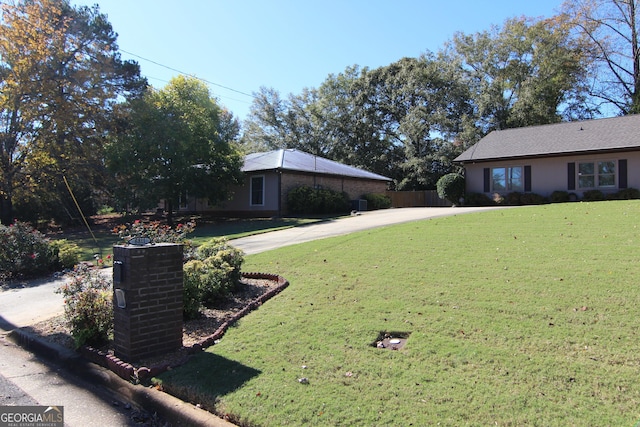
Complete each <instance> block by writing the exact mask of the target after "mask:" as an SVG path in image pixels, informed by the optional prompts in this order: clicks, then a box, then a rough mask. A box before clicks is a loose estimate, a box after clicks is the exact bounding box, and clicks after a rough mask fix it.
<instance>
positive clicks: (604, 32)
mask: <svg viewBox="0 0 640 427" xmlns="http://www.w3.org/2000/svg"><path fill="white" fill-rule="evenodd" d="M563 12H564V15H563V18H565V19H566V20H567V22H568V23H569V24H571V25H572V26H573V27H574V28H575V29H577V32H578V38H582V39H583V40H586V41H587V42H588V43H589V47H590V49H589V50H588V51H587V52H588V53H589V55H590V58H591V59H592V60H593V61H594V62H595V64H596V66H597V68H596V78H595V79H594V81H593V89H592V90H591V95H592V96H594V97H596V98H597V99H599V100H600V101H601V102H602V103H603V104H606V105H608V106H612V107H613V108H614V110H615V112H616V113H618V114H622V115H624V114H638V113H640V44H639V38H638V31H639V30H640V28H639V25H640V21H639V20H638V2H637V0H570V1H565V2H564V4H563Z"/></svg>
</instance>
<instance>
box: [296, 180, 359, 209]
mask: <svg viewBox="0 0 640 427" xmlns="http://www.w3.org/2000/svg"><path fill="white" fill-rule="evenodd" d="M287 205H288V207H289V211H290V212H291V213H293V214H312V215H318V214H319V215H323V214H339V213H347V212H349V210H350V208H351V204H350V201H349V196H348V195H347V193H344V192H338V191H333V190H330V189H326V188H311V187H309V186H306V185H303V186H301V187H297V188H294V189H292V190H290V191H289V193H288V194H287Z"/></svg>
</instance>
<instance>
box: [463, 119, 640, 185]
mask: <svg viewBox="0 0 640 427" xmlns="http://www.w3.org/2000/svg"><path fill="white" fill-rule="evenodd" d="M454 161H455V162H456V163H458V164H461V165H462V166H464V170H465V181H466V192H467V193H484V194H487V195H492V194H495V193H497V194H500V195H505V194H507V193H511V192H520V193H536V194H539V195H541V196H545V197H547V196H549V195H550V194H551V193H552V192H554V191H556V190H558V191H567V192H569V193H574V194H575V195H576V196H577V197H582V195H583V193H584V192H585V191H589V190H600V191H602V192H603V193H604V194H607V193H615V192H617V191H620V190H622V189H626V188H636V189H640V115H629V116H623V117H613V118H607V119H597V120H586V121H580V122H565V123H557V124H550V125H542V126H531V127H524V128H518V129H506V130H498V131H493V132H491V133H490V134H489V135H487V136H485V137H484V138H482V139H481V140H480V141H478V142H477V143H476V144H475V145H473V146H472V147H471V148H469V149H468V150H466V151H465V152H464V153H462V154H461V155H460V156H458V157H457V158H456V159H455V160H454Z"/></svg>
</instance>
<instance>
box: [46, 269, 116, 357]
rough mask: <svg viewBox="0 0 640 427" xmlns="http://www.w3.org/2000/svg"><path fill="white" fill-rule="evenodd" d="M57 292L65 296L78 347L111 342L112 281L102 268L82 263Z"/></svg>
mask: <svg viewBox="0 0 640 427" xmlns="http://www.w3.org/2000/svg"><path fill="white" fill-rule="evenodd" d="M67 278H68V280H67V283H66V284H64V285H62V286H61V287H60V288H59V289H58V290H57V291H56V292H57V293H61V294H62V295H63V296H64V314H65V318H66V320H67V322H69V326H70V327H71V335H72V336H73V339H74V341H75V344H76V347H81V346H83V345H85V344H86V345H93V346H100V345H102V344H105V343H107V341H108V339H109V336H110V335H111V333H112V331H113V295H112V291H111V281H110V279H109V278H107V277H105V276H104V275H102V274H100V270H99V269H97V268H94V267H91V266H88V265H86V264H78V265H76V267H75V268H74V269H73V271H72V272H71V273H69V274H68V275H67Z"/></svg>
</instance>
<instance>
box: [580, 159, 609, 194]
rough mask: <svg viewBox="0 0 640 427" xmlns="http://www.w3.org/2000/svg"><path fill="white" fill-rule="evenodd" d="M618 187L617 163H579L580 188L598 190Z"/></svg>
mask: <svg viewBox="0 0 640 427" xmlns="http://www.w3.org/2000/svg"><path fill="white" fill-rule="evenodd" d="M615 186H616V162H615V161H613V160H607V161H601V162H585V163H578V187H579V188H598V187H615Z"/></svg>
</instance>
